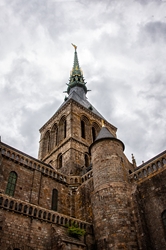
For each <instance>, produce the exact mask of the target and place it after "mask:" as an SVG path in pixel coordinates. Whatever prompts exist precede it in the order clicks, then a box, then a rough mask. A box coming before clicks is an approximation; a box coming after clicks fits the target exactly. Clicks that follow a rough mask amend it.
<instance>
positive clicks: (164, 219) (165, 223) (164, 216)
mask: <svg viewBox="0 0 166 250" xmlns="http://www.w3.org/2000/svg"><path fill="white" fill-rule="evenodd" d="M161 218H162V222H163V226H164V230H165V232H166V210H164V212H162V214H161Z"/></svg>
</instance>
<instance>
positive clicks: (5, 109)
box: [0, 0, 166, 165]
mask: <svg viewBox="0 0 166 250" xmlns="http://www.w3.org/2000/svg"><path fill="white" fill-rule="evenodd" d="M71 43H74V44H76V45H77V46H78V50H77V51H78V58H79V63H80V66H81V68H82V70H83V73H84V77H85V80H86V81H87V87H88V89H91V90H92V91H91V92H88V94H87V97H88V100H89V101H90V102H91V103H92V104H93V105H94V106H95V107H96V108H97V109H98V111H99V112H100V113H101V114H102V115H103V116H104V117H105V118H106V120H108V121H109V122H110V123H111V124H113V125H114V126H116V127H117V128H118V132H117V135H118V138H119V139H120V140H122V141H123V142H124V144H125V147H126V149H125V153H126V155H127V157H128V158H129V160H131V153H133V154H134V156H135V158H136V162H137V164H138V165H140V164H141V163H142V161H146V160H148V159H150V158H152V157H154V156H155V155H156V154H158V153H160V152H162V151H164V150H165V149H166V136H165V133H166V108H165V107H166V1H165V0H156V1H155V0H154V1H153V0H149V1H148V0H135V1H134V0H126V1H124V0H110V1H109V0H108V1H107V0H102V1H97V0H91V1H90V0H89V1H88V0H80V1H77V0H75V1H67V0H66V1H61V0H57V1H56V0H40V1H38V0H12V1H11V0H1V1H0V134H1V137H2V141H3V142H4V143H7V144H9V145H10V146H13V147H15V148H17V149H19V150H21V151H23V152H25V153H27V154H30V155H32V156H33V157H37V155H38V142H39V138H40V135H39V128H40V127H41V126H42V125H43V124H44V123H45V122H46V121H47V120H48V119H49V118H50V117H51V116H52V115H53V114H54V113H55V112H56V110H57V109H58V107H59V106H60V105H61V103H62V102H63V100H64V97H65V94H64V93H63V91H65V90H66V89H67V87H66V83H67V82H68V79H69V75H70V70H71V69H72V65H73V58H74V49H73V47H72V46H71Z"/></svg>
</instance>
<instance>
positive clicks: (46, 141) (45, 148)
mask: <svg viewBox="0 0 166 250" xmlns="http://www.w3.org/2000/svg"><path fill="white" fill-rule="evenodd" d="M49 151H50V131H47V132H46V133H45V135H44V138H43V151H42V156H43V157H44V156H45V155H46V154H48V152H49Z"/></svg>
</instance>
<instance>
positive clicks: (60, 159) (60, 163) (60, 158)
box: [58, 154, 62, 169]
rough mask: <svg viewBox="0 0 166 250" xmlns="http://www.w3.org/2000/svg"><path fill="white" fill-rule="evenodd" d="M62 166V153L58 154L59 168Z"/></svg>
mask: <svg viewBox="0 0 166 250" xmlns="http://www.w3.org/2000/svg"><path fill="white" fill-rule="evenodd" d="M61 167H62V154H59V156H58V169H59V168H61Z"/></svg>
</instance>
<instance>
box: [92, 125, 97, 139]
mask: <svg viewBox="0 0 166 250" xmlns="http://www.w3.org/2000/svg"><path fill="white" fill-rule="evenodd" d="M95 139H96V131H95V128H94V127H92V141H93V142H94V141H95Z"/></svg>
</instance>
